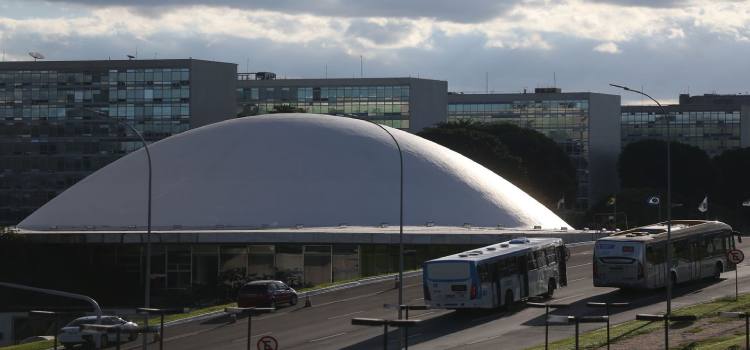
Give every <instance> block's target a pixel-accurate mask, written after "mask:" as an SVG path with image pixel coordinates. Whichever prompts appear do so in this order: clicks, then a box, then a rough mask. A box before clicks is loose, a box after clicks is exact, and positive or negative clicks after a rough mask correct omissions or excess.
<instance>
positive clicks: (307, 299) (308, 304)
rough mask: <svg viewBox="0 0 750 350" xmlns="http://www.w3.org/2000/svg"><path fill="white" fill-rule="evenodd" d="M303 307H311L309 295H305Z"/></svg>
mask: <svg viewBox="0 0 750 350" xmlns="http://www.w3.org/2000/svg"><path fill="white" fill-rule="evenodd" d="M305 307H312V300H310V293H305Z"/></svg>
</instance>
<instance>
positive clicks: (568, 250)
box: [565, 242, 742, 261]
mask: <svg viewBox="0 0 750 350" xmlns="http://www.w3.org/2000/svg"><path fill="white" fill-rule="evenodd" d="M740 243H742V242H740ZM568 260H570V248H568V247H565V261H568Z"/></svg>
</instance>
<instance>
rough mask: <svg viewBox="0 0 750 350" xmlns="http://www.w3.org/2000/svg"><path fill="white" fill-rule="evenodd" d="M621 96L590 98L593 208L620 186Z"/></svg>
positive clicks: (591, 191) (594, 96)
mask: <svg viewBox="0 0 750 350" xmlns="http://www.w3.org/2000/svg"><path fill="white" fill-rule="evenodd" d="M620 130H621V129H620V96H619V95H603V94H593V93H592V94H591V97H590V100H589V207H591V205H592V204H594V203H595V202H596V201H597V200H599V199H601V198H602V196H607V195H609V194H611V193H613V192H615V191H616V190H617V189H619V188H620V178H619V177H618V175H617V159H618V158H619V157H620V150H621V148H622V147H621V140H622V137H621V135H620Z"/></svg>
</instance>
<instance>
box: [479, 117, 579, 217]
mask: <svg viewBox="0 0 750 350" xmlns="http://www.w3.org/2000/svg"><path fill="white" fill-rule="evenodd" d="M483 129H484V130H486V132H488V133H490V134H492V135H495V136H497V138H499V139H500V141H502V142H503V144H504V145H506V146H507V147H508V151H509V152H510V154H511V155H513V156H515V157H518V158H520V159H521V160H522V161H523V164H524V166H525V167H526V171H527V172H528V174H529V180H530V182H531V183H532V184H533V188H530V189H529V190H530V194H531V195H533V196H534V197H535V198H536V199H537V200H539V201H540V202H542V203H549V204H550V205H554V206H556V205H557V201H558V200H559V199H560V197H561V196H562V195H563V194H564V195H565V198H570V199H571V200H569V201H568V203H573V200H572V199H574V198H576V193H577V192H578V178H577V176H576V175H577V171H576V168H575V165H574V164H573V161H572V159H571V158H570V156H569V155H568V154H567V153H565V150H564V149H563V148H562V147H560V145H559V144H558V143H557V142H555V140H553V139H551V138H549V137H547V136H546V135H544V134H542V133H541V132H538V131H536V130H533V129H528V128H522V127H519V126H516V125H513V124H507V123H498V124H486V125H485V126H484V127H483ZM548 206H549V205H548Z"/></svg>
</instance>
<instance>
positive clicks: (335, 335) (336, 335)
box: [308, 333, 346, 343]
mask: <svg viewBox="0 0 750 350" xmlns="http://www.w3.org/2000/svg"><path fill="white" fill-rule="evenodd" d="M344 334H346V333H339V334H334V335H329V336H327V337H323V338H320V339H313V340H310V341H308V343H314V342H316V341H321V340H325V339H328V338H333V337H338V336H342V335H344Z"/></svg>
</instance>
